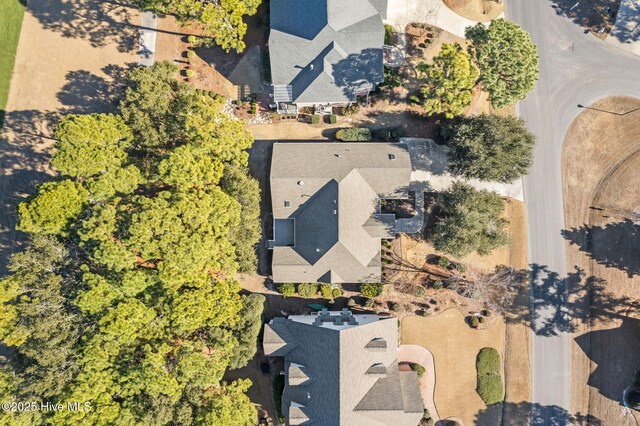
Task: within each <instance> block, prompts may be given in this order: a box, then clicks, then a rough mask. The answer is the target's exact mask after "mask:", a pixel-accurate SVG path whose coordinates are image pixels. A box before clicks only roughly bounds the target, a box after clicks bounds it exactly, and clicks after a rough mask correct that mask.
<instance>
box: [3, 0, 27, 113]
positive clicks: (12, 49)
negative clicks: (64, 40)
mask: <svg viewBox="0 0 640 426" xmlns="http://www.w3.org/2000/svg"><path fill="white" fill-rule="evenodd" d="M22 1H23V2H26V0H22ZM23 16H24V4H23V3H22V2H21V0H0V40H1V43H2V44H1V46H2V49H0V126H2V120H3V118H4V110H5V107H6V106H7V98H8V97H9V82H10V81H11V72H12V71H13V64H14V62H15V60H16V49H17V48H18V38H19V37H20V27H21V26H22V17H23Z"/></svg>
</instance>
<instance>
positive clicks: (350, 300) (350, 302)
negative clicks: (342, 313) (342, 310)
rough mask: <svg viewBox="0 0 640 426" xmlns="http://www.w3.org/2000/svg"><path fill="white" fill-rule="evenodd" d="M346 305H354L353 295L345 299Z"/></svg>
mask: <svg viewBox="0 0 640 426" xmlns="http://www.w3.org/2000/svg"><path fill="white" fill-rule="evenodd" d="M347 306H349V307H353V306H356V301H355V300H353V297H350V298H349V300H347Z"/></svg>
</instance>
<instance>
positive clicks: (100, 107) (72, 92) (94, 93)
mask: <svg viewBox="0 0 640 426" xmlns="http://www.w3.org/2000/svg"><path fill="white" fill-rule="evenodd" d="M133 66H134V64H128V65H127V66H125V67H122V66H119V65H107V66H106V67H104V68H102V72H103V73H104V74H105V76H106V77H101V76H98V75H96V74H92V73H91V72H89V71H86V70H77V71H69V72H68V73H67V75H66V79H67V82H66V83H65V85H64V86H63V87H62V90H60V92H58V94H57V95H56V97H57V98H58V101H60V103H62V104H63V105H64V108H63V109H64V113H67V114H90V113H106V112H113V111H115V110H116V108H117V102H118V100H119V98H120V96H122V89H123V87H124V82H125V79H126V74H127V72H128V71H129V70H130V69H131V68H132V67H133Z"/></svg>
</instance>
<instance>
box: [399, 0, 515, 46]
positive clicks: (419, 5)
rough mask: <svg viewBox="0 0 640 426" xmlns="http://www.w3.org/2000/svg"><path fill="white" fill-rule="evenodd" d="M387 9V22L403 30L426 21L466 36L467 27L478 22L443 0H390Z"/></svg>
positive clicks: (460, 35)
mask: <svg viewBox="0 0 640 426" xmlns="http://www.w3.org/2000/svg"><path fill="white" fill-rule="evenodd" d="M387 10H388V14H387V22H389V23H390V24H391V25H393V26H394V27H396V28H397V29H400V30H402V31H404V28H405V27H406V26H407V24H409V23H410V22H425V23H429V24H431V25H435V26H436V27H439V28H442V29H443V30H445V31H448V32H450V33H453V34H455V35H457V36H459V37H464V31H465V29H466V28H467V27H470V26H473V25H475V24H476V22H475V21H472V20H470V19H467V18H463V17H462V16H460V15H458V14H456V13H455V12H454V11H452V10H451V9H449V8H448V7H447V6H445V4H444V3H443V2H442V0H421V1H418V0H389V6H388V9H387ZM503 16H504V14H502V15H500V16H499V18H500V17H503Z"/></svg>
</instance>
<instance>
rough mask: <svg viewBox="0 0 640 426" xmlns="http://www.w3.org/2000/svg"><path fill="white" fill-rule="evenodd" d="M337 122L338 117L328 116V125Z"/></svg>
mask: <svg viewBox="0 0 640 426" xmlns="http://www.w3.org/2000/svg"><path fill="white" fill-rule="evenodd" d="M337 122H338V116H337V115H335V114H331V115H330V116H329V123H331V124H336V123H337Z"/></svg>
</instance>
